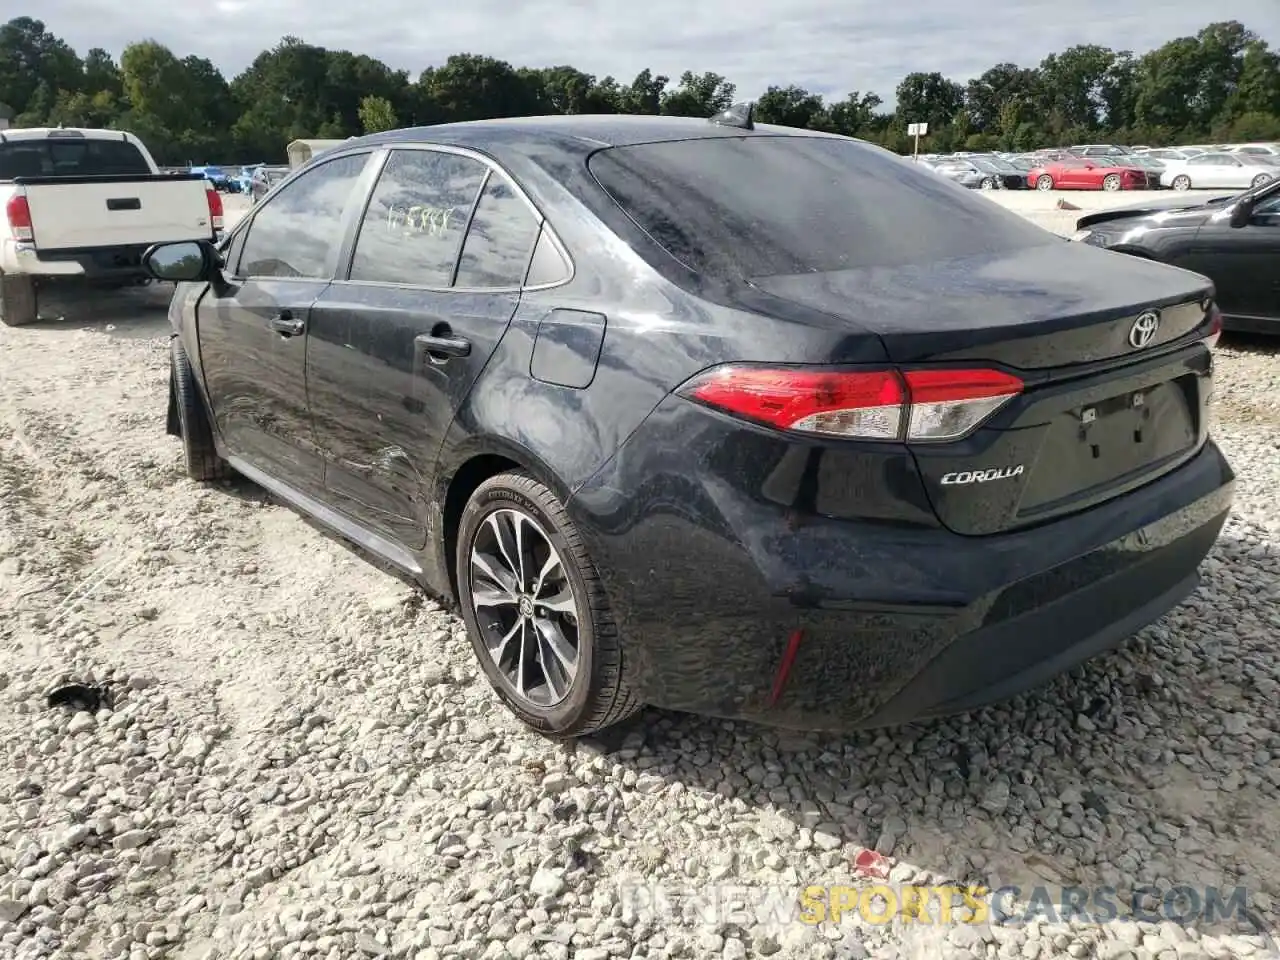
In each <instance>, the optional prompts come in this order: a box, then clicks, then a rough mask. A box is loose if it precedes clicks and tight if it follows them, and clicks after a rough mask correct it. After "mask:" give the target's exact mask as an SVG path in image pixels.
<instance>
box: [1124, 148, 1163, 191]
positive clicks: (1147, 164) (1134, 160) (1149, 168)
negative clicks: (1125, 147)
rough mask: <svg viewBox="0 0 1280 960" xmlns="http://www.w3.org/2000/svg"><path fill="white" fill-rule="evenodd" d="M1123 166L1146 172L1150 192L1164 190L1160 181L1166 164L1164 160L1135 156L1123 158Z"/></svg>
mask: <svg viewBox="0 0 1280 960" xmlns="http://www.w3.org/2000/svg"><path fill="white" fill-rule="evenodd" d="M1124 163H1125V166H1132V167H1141V168H1142V169H1143V170H1145V171H1146V172H1147V186H1148V187H1149V188H1150V189H1152V190H1163V189H1165V186H1164V184H1163V183H1162V182H1161V181H1160V177H1161V175H1162V174H1163V173H1164V171H1165V169H1166V168H1167V166H1168V164H1167V163H1166V162H1165V161H1164V160H1157V159H1156V158H1155V157H1148V156H1143V155H1140V154H1135V155H1134V156H1131V157H1126V158H1125V161H1124Z"/></svg>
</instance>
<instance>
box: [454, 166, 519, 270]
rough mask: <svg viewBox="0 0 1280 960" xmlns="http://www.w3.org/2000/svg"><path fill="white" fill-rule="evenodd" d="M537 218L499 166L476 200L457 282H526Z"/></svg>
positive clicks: (459, 265)
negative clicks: (500, 171)
mask: <svg viewBox="0 0 1280 960" xmlns="http://www.w3.org/2000/svg"><path fill="white" fill-rule="evenodd" d="M539 226H540V224H539V222H538V219H537V218H536V217H535V216H534V213H533V211H532V210H530V209H529V205H528V204H527V203H525V201H524V199H523V198H522V197H521V196H520V195H519V194H518V193H516V191H515V188H514V187H512V185H511V183H510V181H508V180H507V178H506V177H504V176H503V175H502V174H500V173H498V172H497V171H496V170H495V171H494V172H493V173H491V174H489V179H488V181H487V182H486V183H485V185H484V191H483V192H482V193H481V194H480V200H479V202H478V203H477V204H476V212H475V214H474V215H473V216H472V218H471V226H470V227H468V228H467V239H466V240H465V241H464V242H463V244H462V256H461V258H460V259H459V260H458V276H457V279H456V281H455V286H458V287H467V288H489V289H492V288H498V287H501V288H510V287H518V286H520V284H522V283H524V275H525V272H526V271H527V269H528V267H529V257H530V255H531V254H532V253H533V243H534V241H535V240H536V239H537V238H538V229H539Z"/></svg>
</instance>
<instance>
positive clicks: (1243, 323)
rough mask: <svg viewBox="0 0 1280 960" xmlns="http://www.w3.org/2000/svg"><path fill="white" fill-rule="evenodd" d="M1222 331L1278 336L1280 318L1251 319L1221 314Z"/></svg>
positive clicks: (1249, 317) (1239, 315)
mask: <svg viewBox="0 0 1280 960" xmlns="http://www.w3.org/2000/svg"><path fill="white" fill-rule="evenodd" d="M1222 329H1223V330H1226V331H1228V332H1230V333H1265V334H1268V335H1271V336H1275V335H1277V334H1280V317H1251V316H1246V315H1243V314H1231V313H1228V314H1223V317H1222Z"/></svg>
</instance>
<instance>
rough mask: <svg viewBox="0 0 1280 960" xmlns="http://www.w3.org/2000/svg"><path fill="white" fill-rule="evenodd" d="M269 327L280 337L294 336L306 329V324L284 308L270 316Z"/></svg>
mask: <svg viewBox="0 0 1280 960" xmlns="http://www.w3.org/2000/svg"><path fill="white" fill-rule="evenodd" d="M271 329H272V330H274V331H275V332H276V333H278V334H280V336H282V337H296V336H298V334H300V333H302V332H303V331H305V330H306V329H307V325H306V324H305V323H303V322H302V321H301V320H299V319H297V318H296V317H295V316H294V315H293V314H291V313H290V312H289V311H288V310H285V311H284V312H282V313H277V314H276V315H275V316H274V317H272V318H271Z"/></svg>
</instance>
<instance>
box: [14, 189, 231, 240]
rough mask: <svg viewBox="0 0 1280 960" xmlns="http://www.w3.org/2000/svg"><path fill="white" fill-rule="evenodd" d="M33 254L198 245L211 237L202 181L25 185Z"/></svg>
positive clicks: (206, 200)
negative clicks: (162, 244) (172, 243)
mask: <svg viewBox="0 0 1280 960" xmlns="http://www.w3.org/2000/svg"><path fill="white" fill-rule="evenodd" d="M24 190H25V191H26V195H27V204H28V206H29V207H30V208H31V225H32V231H33V233H34V234H35V244H36V249H37V250H70V249H88V248H95V247H117V246H128V245H131V244H133V245H136V244H151V243H160V242H163V241H167V240H199V239H208V238H210V237H211V236H212V235H213V227H212V225H211V224H210V222H209V201H208V198H207V197H206V196H205V190H206V186H205V182H204V181H203V180H185V179H184V180H177V179H171V178H168V177H159V176H158V177H152V178H147V177H138V178H133V179H125V178H120V177H114V178H107V177H104V178H101V179H97V178H89V177H85V178H67V179H65V180H62V181H61V182H56V183H55V182H50V181H45V182H41V183H29V184H25V185H24Z"/></svg>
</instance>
